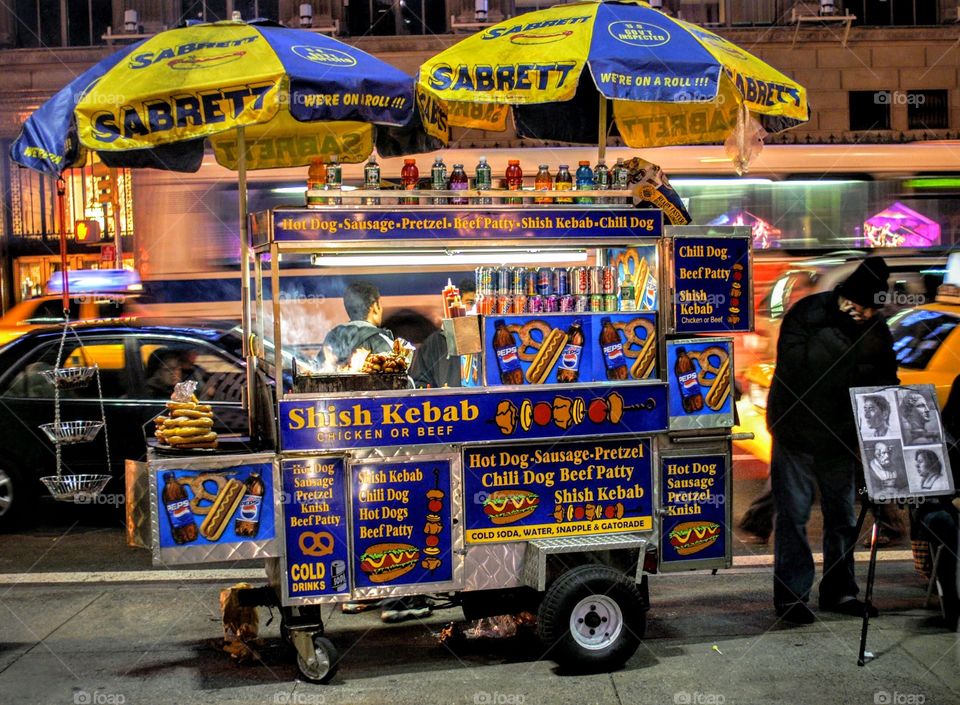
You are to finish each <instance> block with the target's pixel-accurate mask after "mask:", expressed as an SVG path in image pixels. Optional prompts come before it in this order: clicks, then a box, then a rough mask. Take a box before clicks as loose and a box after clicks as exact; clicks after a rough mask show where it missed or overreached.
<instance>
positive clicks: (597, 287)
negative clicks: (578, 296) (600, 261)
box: [584, 267, 603, 296]
mask: <svg viewBox="0 0 960 705" xmlns="http://www.w3.org/2000/svg"><path fill="white" fill-rule="evenodd" d="M589 269H590V271H589V277H590V284H589V288H588V289H587V291H585V292H584V293H586V294H590V295H591V296H592V295H593V294H602V293H603V267H590V268H589Z"/></svg>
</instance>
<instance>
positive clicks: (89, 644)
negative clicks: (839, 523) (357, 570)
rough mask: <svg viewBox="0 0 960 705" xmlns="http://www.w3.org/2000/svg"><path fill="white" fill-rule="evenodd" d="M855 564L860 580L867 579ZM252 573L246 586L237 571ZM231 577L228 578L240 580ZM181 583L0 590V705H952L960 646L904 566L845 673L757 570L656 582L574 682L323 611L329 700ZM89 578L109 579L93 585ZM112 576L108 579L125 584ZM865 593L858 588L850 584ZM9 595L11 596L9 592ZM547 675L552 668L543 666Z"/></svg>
mask: <svg viewBox="0 0 960 705" xmlns="http://www.w3.org/2000/svg"><path fill="white" fill-rule="evenodd" d="M864 567H865V566H864V564H863V563H859V564H858V568H864ZM251 572H253V573H255V571H251ZM241 573H242V571H240V572H238V573H237V574H236V575H239V574H241ZM198 575H200V576H202V574H194V575H193V576H191V575H188V574H181V573H179V572H171V573H169V576H168V578H167V579H166V580H165V581H155V582H148V581H144V582H130V583H127V582H105V581H103V580H100V581H90V582H84V581H82V580H83V577H84V576H76V577H77V579H78V580H79V581H78V582H71V583H53V584H35V583H34V584H31V583H26V582H24V580H30V579H34V580H39V579H40V578H35V577H34V578H31V577H30V576H24V575H21V576H12V575H7V576H5V577H6V578H7V580H6V581H5V582H4V583H3V584H0V614H2V615H3V616H2V617H0V702H3V703H4V704H5V705H14V704H19V703H24V704H26V703H29V704H31V705H35V704H44V703H66V704H68V705H69V704H78V703H80V704H85V703H90V704H91V705H94V704H122V705H127V704H134V703H148V704H150V703H158V704H159V703H177V704H178V705H181V704H182V705H188V704H191V703H203V705H209V703H211V702H216V703H259V704H264V703H265V704H268V705H269V704H280V705H283V704H288V703H294V704H300V705H341V704H342V705H358V704H361V703H363V704H371V705H373V704H379V703H384V704H387V703H389V705H402V704H404V703H411V704H415V705H430V704H433V703H436V704H438V705H440V704H443V705H446V704H450V703H463V704H464V705H540V704H544V705H546V704H549V705H554V704H560V703H570V704H571V705H573V704H575V705H586V704H587V703H629V704H633V703H663V704H666V705H671V704H672V705H733V704H734V703H763V704H764V705H767V704H769V703H789V704H790V705H804V704H805V703H810V704H811V705H812V704H814V703H816V704H817V705H820V704H821V703H858V704H860V703H862V704H863V705H871V704H872V705H887V704H889V705H929V704H933V703H936V704H938V705H939V704H941V703H942V704H947V703H955V702H958V701H960V675H958V674H960V643H958V639H960V635H958V634H955V633H949V632H947V631H946V630H945V629H944V628H943V627H942V626H940V623H939V621H938V612H937V611H936V608H935V607H931V608H925V607H924V606H923V602H924V596H925V595H924V592H925V590H924V588H925V586H924V584H923V583H922V581H921V580H920V579H919V577H917V576H916V574H915V573H914V572H913V569H912V565H911V564H910V563H909V562H908V561H897V560H894V561H885V562H883V563H881V564H880V566H879V569H878V580H877V587H876V600H875V601H876V603H877V604H878V606H879V607H880V610H881V616H880V617H879V618H878V619H876V620H873V621H871V624H870V630H869V633H868V640H867V648H868V650H869V651H872V652H873V653H874V654H875V655H876V658H875V659H874V660H872V661H870V662H869V663H868V664H867V665H866V666H865V667H862V668H860V667H858V666H857V665H856V659H857V650H858V646H859V638H860V627H861V622H860V620H858V619H854V618H851V617H843V616H839V615H832V614H825V615H821V616H819V618H818V621H817V622H816V623H814V624H812V625H810V626H804V627H795V626H790V625H787V624H784V623H780V622H778V621H777V618H776V617H775V615H774V613H773V609H772V604H771V592H772V590H771V580H772V578H771V573H770V568H769V567H758V568H739V569H734V570H731V571H722V572H720V573H718V574H717V575H710V574H709V573H700V572H698V573H684V574H677V575H669V576H654V577H653V578H652V579H651V584H650V594H651V603H652V606H651V610H650V612H649V615H648V628H647V634H646V637H645V639H644V641H643V644H642V645H641V647H640V649H639V651H638V652H637V654H636V655H635V656H634V657H633V658H632V659H631V660H630V662H629V663H628V664H627V666H626V667H625V668H624V669H622V670H620V671H618V672H615V673H612V674H600V675H594V676H577V677H570V676H566V675H563V674H562V673H560V672H558V671H557V668H556V666H555V665H554V664H553V663H552V662H551V661H549V660H543V661H537V660H535V659H536V658H537V657H538V656H539V655H540V654H541V653H542V649H541V648H540V647H539V644H538V642H537V641H536V640H535V638H533V635H532V634H523V635H520V636H518V637H515V638H511V639H505V640H485V641H475V642H467V643H466V644H464V645H461V646H459V647H457V648H456V649H451V648H448V647H447V646H445V645H440V644H439V643H438V641H437V639H436V634H437V632H438V631H439V630H440V628H441V627H443V626H444V625H445V624H446V623H447V622H449V621H452V620H457V619H460V617H461V613H460V611H459V610H458V609H449V610H441V611H437V612H435V613H434V615H433V616H431V617H429V618H428V619H426V620H423V621H414V622H406V623H402V624H399V625H390V626H387V625H383V624H381V623H380V622H379V620H378V618H377V614H376V612H375V611H374V612H372V613H364V614H360V615H343V614H341V613H340V612H339V610H337V609H335V608H330V609H329V611H328V614H329V617H328V618H327V632H328V636H329V637H330V638H331V639H332V640H333V642H334V643H335V644H336V645H337V647H338V649H339V650H340V652H341V655H342V662H341V666H340V671H339V674H338V675H337V676H336V678H335V679H334V681H333V682H332V684H330V685H327V686H317V685H313V684H310V683H305V682H301V681H299V680H298V671H297V667H296V665H295V657H294V656H293V653H292V652H291V651H290V650H289V649H288V648H287V647H286V646H285V645H284V644H283V643H282V642H281V641H280V639H279V625H278V620H277V619H274V621H273V622H272V623H270V624H269V625H266V624H265V623H266V622H267V620H268V618H269V616H270V615H269V612H268V611H267V610H266V609H265V608H263V609H261V610H260V618H261V623H262V625H264V626H262V628H261V636H262V637H263V638H264V643H263V645H262V646H261V647H260V649H259V660H257V661H256V662H254V663H253V664H251V665H239V664H236V663H233V662H231V661H230V659H229V657H228V656H227V655H226V654H225V653H223V652H222V651H220V649H219V639H218V636H219V635H221V634H222V628H221V624H220V613H219V607H218V602H217V600H218V593H219V590H220V589H222V588H223V587H225V586H227V585H229V584H230V583H231V582H232V580H233V579H234V577H235V576H234V574H224V575H223V576H221V577H222V579H220V580H215V581H211V580H210V579H209V578H203V579H192V578H196V577H197V576H198ZM102 577H103V578H109V577H110V575H109V574H104V575H103V576H102ZM122 577H123V576H120V578H122ZM863 582H864V578H863V576H861V584H862V583H863ZM12 583H16V584H12ZM546 658H549V654H548V655H547V657H546Z"/></svg>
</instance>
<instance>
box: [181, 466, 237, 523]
mask: <svg viewBox="0 0 960 705" xmlns="http://www.w3.org/2000/svg"><path fill="white" fill-rule="evenodd" d="M177 482H178V483H180V485H181V486H183V485H186V486H187V487H189V488H190V492H191V493H192V494H193V496H192V497H191V498H190V509H191V510H192V511H193V513H194V514H199V515H201V516H203V515H205V514H207V513H208V512H209V511H210V507H212V506H213V502H214V500H216V498H217V495H218V494H220V491H221V490H222V489H223V486H224V485H225V484H226V483H227V478H226V477H225V476H223V475H220V474H217V473H204V474H203V475H194V476H193V477H180V478H177ZM208 482H212V483H213V484H214V485H216V489H215V490H214V491H213V492H210V491H209V490H208V489H207V483H208ZM201 502H207V504H200V503H201Z"/></svg>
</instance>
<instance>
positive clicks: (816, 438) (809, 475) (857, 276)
mask: <svg viewBox="0 0 960 705" xmlns="http://www.w3.org/2000/svg"><path fill="white" fill-rule="evenodd" d="M888 277H889V269H888V267H887V264H886V262H884V261H883V259H882V258H880V257H868V258H867V259H865V260H864V261H863V262H861V264H860V266H858V267H857V269H856V270H854V271H853V273H852V274H851V275H850V276H849V277H847V279H845V280H844V281H843V282H842V283H841V284H840V285H839V286H838V287H837V288H836V289H835V290H833V291H828V292H823V293H820V294H814V295H813V296H808V297H806V298H804V299H803V300H801V301H799V302H797V304H796V305H794V306H793V307H792V308H791V309H790V311H789V312H787V314H786V316H785V317H784V319H783V324H782V325H781V328H780V337H779V339H778V341H777V367H776V370H775V372H774V377H773V384H772V386H771V388H770V396H769V402H768V406H767V425H768V428H769V429H770V435H771V436H772V438H773V452H772V459H771V464H770V477H771V484H772V487H773V498H774V506H775V510H776V518H775V528H774V598H773V599H774V606H775V607H776V611H777V614H778V615H779V616H780V617H781V618H783V619H785V620H787V621H790V622H794V623H800V624H809V623H811V622H813V621H814V619H815V616H814V613H813V612H812V611H811V609H810V608H809V607H808V606H807V601H808V600H809V597H810V591H811V588H812V587H813V582H814V573H815V571H814V564H813V554H812V552H811V550H810V544H809V541H808V539H807V521H808V519H809V518H810V511H811V508H812V506H813V500H814V496H815V493H816V491H817V490H819V492H820V506H821V510H822V512H823V566H824V568H823V577H822V579H821V581H820V586H819V606H820V609H821V610H826V611H830V612H839V613H841V614H848V615H856V616H861V615H862V614H863V612H864V608H865V606H864V603H863V602H861V601H860V600H858V599H857V594H858V592H859V588H858V587H857V583H856V579H855V577H854V569H853V552H852V550H853V545H854V542H855V540H856V515H855V512H854V495H855V487H856V478H857V467H858V466H859V460H858V457H857V447H858V443H857V431H856V422H855V420H854V415H853V409H852V406H851V403H850V396H849V390H850V388H851V387H865V386H883V385H895V384H897V383H898V381H899V380H898V379H897V360H896V357H895V356H894V352H893V339H892V336H891V335H890V329H889V328H888V327H887V322H886V319H885V318H884V317H883V316H882V314H880V313H879V309H880V308H881V307H882V305H883V303H882V302H883V301H884V299H885V294H886V291H887V279H888ZM871 613H875V610H872V611H871Z"/></svg>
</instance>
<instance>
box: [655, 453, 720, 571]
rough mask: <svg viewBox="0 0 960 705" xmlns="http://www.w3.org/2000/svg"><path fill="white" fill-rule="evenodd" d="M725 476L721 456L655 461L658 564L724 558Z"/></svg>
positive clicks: (665, 458)
mask: <svg viewBox="0 0 960 705" xmlns="http://www.w3.org/2000/svg"><path fill="white" fill-rule="evenodd" d="M726 474H727V459H726V456H725V455H688V456H667V457H663V458H661V459H660V487H661V500H660V503H661V506H662V508H663V518H662V521H661V530H660V537H661V538H660V541H661V544H662V546H661V548H660V556H661V562H664V563H689V562H692V561H700V560H703V559H711V558H712V559H717V558H720V559H724V558H725V556H726V550H727V543H728V537H727V529H726V527H727V526H728V522H727V520H726V507H727V499H728V498H727V493H726V487H727V481H726Z"/></svg>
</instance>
